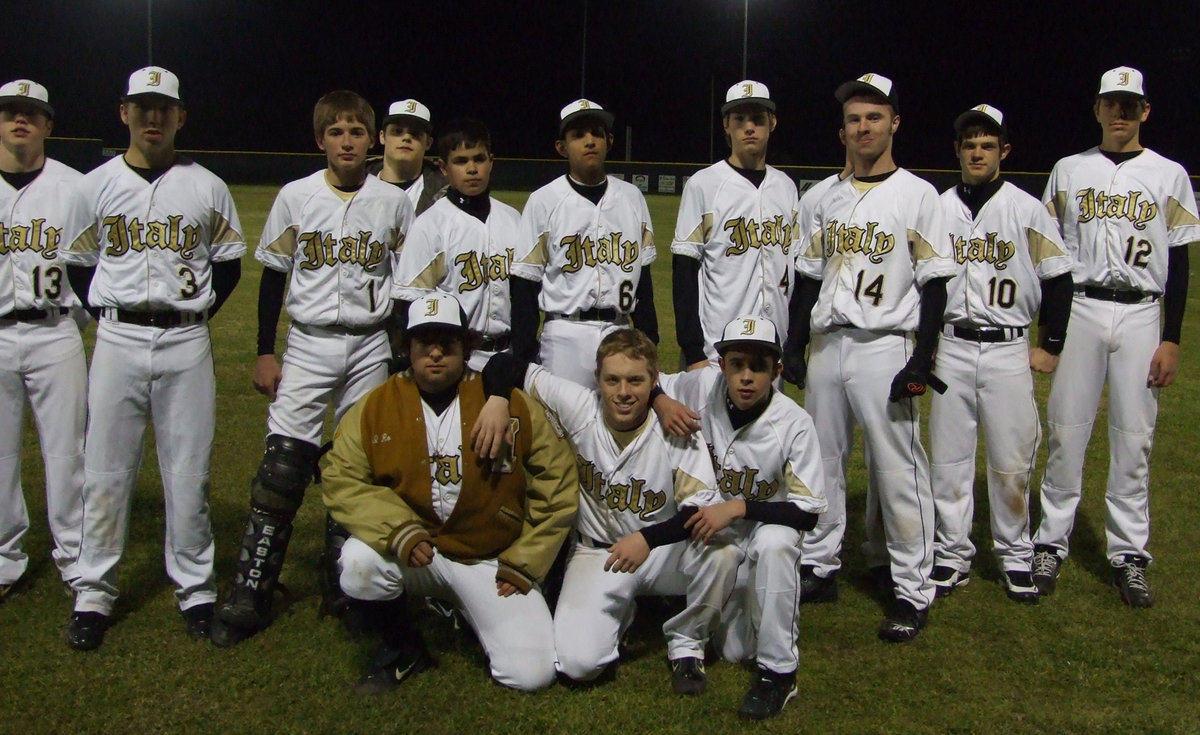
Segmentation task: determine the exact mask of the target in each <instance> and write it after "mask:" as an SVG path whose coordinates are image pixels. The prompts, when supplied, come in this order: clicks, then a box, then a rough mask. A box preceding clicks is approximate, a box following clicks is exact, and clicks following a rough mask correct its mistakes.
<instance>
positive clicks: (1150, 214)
mask: <svg viewBox="0 0 1200 735" xmlns="http://www.w3.org/2000/svg"><path fill="white" fill-rule="evenodd" d="M1075 199H1076V200H1077V201H1078V202H1079V221H1080V222H1081V223H1083V222H1091V221H1092V220H1094V219H1126V220H1129V221H1130V222H1131V223H1133V229H1135V230H1144V229H1146V225H1147V224H1149V222H1150V221H1151V220H1153V219H1154V218H1155V217H1157V216H1158V205H1157V204H1156V203H1154V202H1152V201H1146V200H1143V199H1142V192H1140V191H1131V192H1129V193H1128V194H1109V193H1108V192H1105V191H1096V190H1095V189H1084V190H1083V191H1080V192H1078V193H1077V194H1075Z"/></svg>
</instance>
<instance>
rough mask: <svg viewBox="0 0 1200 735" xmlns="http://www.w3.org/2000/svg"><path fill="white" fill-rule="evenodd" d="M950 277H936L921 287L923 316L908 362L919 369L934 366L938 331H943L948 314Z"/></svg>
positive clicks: (918, 325) (918, 323)
mask: <svg viewBox="0 0 1200 735" xmlns="http://www.w3.org/2000/svg"><path fill="white" fill-rule="evenodd" d="M949 280H950V279H949V278H934V279H933V280H931V281H928V282H926V283H925V285H924V286H922V287H921V317H920V321H919V322H917V338H916V345H915V346H914V347H913V355H912V357H911V358H910V359H909V361H908V364H909V365H912V366H913V367H916V368H918V369H925V370H928V369H929V368H931V367H933V353H934V352H935V351H936V350H937V343H938V333H939V332H941V331H942V319H943V318H944V317H945V314H946V281H949Z"/></svg>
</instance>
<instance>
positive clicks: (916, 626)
mask: <svg viewBox="0 0 1200 735" xmlns="http://www.w3.org/2000/svg"><path fill="white" fill-rule="evenodd" d="M928 615H929V610H928V609H924V610H918V609H917V608H916V607H914V606H913V604H912V603H911V602H909V601H908V600H905V599H901V598H899V597H897V598H896V599H894V600H892V601H891V602H890V603H888V606H887V612H886V613H885V614H884V618H883V623H881V624H880V626H879V638H880V639H881V640H885V641H888V642H889V643H904V642H905V641H911V640H912V639H913V638H916V637H917V633H919V632H921V628H924V627H925V619H926V617H927V616H928Z"/></svg>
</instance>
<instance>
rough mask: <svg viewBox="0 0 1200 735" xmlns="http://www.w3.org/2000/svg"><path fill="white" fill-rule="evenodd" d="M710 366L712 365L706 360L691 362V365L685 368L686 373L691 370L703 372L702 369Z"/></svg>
mask: <svg viewBox="0 0 1200 735" xmlns="http://www.w3.org/2000/svg"><path fill="white" fill-rule="evenodd" d="M711 364H712V363H711V362H709V361H708V360H701V361H699V362H693V363H692V364H691V365H688V366H687V368H686V372H689V373H690V372H691V371H693V370H703V369H704V368H706V367H708V366H709V365H711Z"/></svg>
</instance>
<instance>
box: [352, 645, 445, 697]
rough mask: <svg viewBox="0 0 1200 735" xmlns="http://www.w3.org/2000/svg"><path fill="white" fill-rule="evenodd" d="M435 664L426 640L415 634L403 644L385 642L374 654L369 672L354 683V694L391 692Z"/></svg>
mask: <svg viewBox="0 0 1200 735" xmlns="http://www.w3.org/2000/svg"><path fill="white" fill-rule="evenodd" d="M433 666H434V661H433V657H432V656H430V655H429V650H428V649H427V648H425V642H424V641H423V640H421V637H420V636H419V635H414V636H412V638H410V639H409V640H406V641H405V642H404V643H403V644H402V645H400V646H392V645H388V644H386V643H384V644H381V645H380V646H379V647H378V648H376V649H375V652H374V653H372V654H371V663H370V664H368V666H367V673H365V674H363V675H362V677H361V678H360V679H359V680H358V683H357V684H355V685H354V693H355V694H361V695H364V696H373V695H376V694H384V693H386V692H390V691H392V690H393V689H395V688H396V687H398V686H400V682H402V681H404V680H405V679H407V678H408V677H410V676H412V675H413V674H418V673H420V672H422V671H424V670H426V669H429V668H432V667H433Z"/></svg>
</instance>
